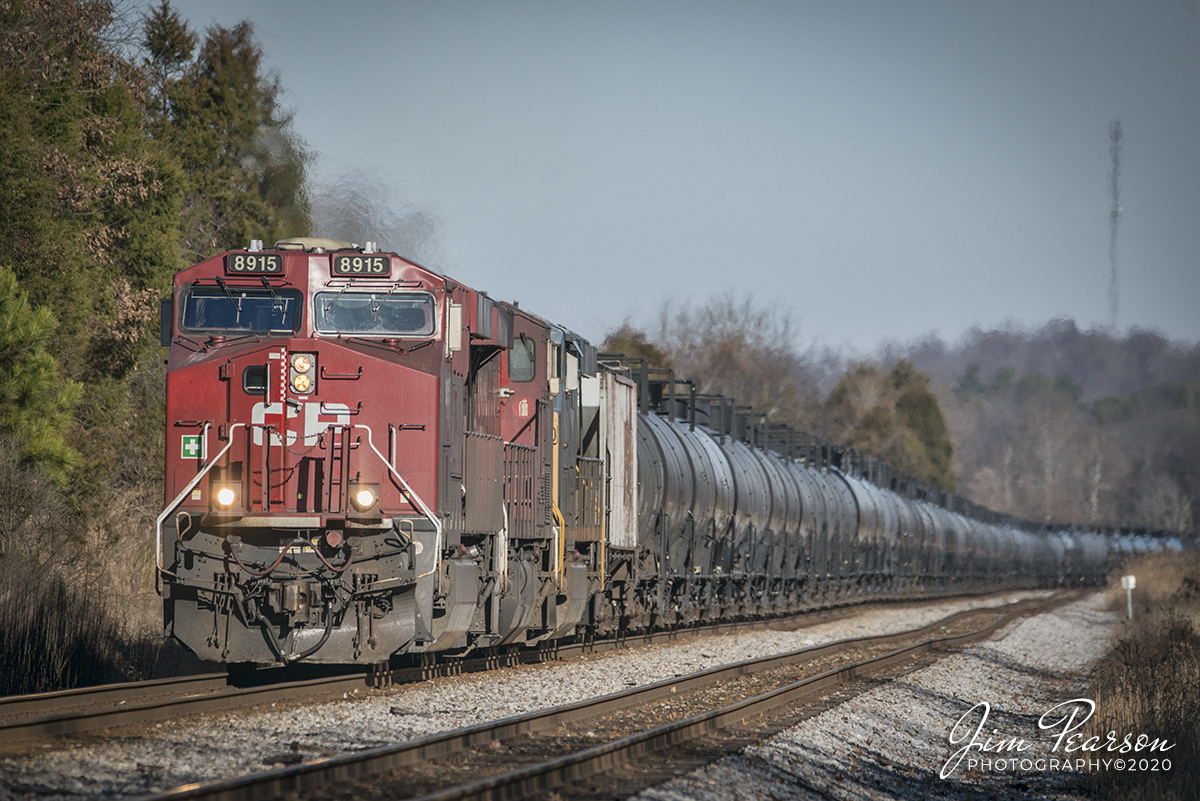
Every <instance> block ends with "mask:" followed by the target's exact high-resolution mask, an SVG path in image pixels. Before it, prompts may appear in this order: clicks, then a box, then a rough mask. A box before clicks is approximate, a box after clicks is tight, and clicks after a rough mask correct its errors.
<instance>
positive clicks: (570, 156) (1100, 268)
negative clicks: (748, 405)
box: [172, 0, 1200, 352]
mask: <svg viewBox="0 0 1200 801" xmlns="http://www.w3.org/2000/svg"><path fill="white" fill-rule="evenodd" d="M172 5H173V6H174V7H176V8H177V9H179V10H180V11H181V13H182V14H183V15H184V16H185V17H186V18H187V19H189V20H190V21H191V23H192V25H193V26H194V27H195V28H196V29H198V30H201V31H202V30H203V29H205V28H206V27H208V26H209V25H211V24H214V23H217V24H221V25H225V26H231V25H233V24H235V23H236V22H237V21H239V20H241V19H243V18H248V19H250V20H251V21H253V22H254V24H255V27H256V30H257V33H258V36H259V39H260V41H261V43H262V45H263V48H264V51H265V53H266V58H267V65H268V66H269V67H270V68H272V69H275V70H278V72H279V75H280V77H281V79H282V82H283V85H284V87H285V88H286V90H287V95H286V98H285V100H286V102H287V103H288V104H289V105H291V106H292V107H293V108H295V110H296V127H297V130H298V132H299V133H300V135H301V136H303V137H304V138H305V139H306V140H307V142H308V143H309V145H310V146H311V147H312V148H313V149H314V150H315V151H316V152H317V153H318V155H319V161H318V164H317V175H318V177H324V178H328V177H329V176H331V175H333V174H335V173H336V172H337V171H367V172H368V173H369V174H371V175H375V176H378V177H379V178H381V179H382V180H384V181H385V182H386V183H387V184H388V185H389V186H391V187H392V188H393V190H394V192H395V202H396V204H397V206H400V205H405V204H415V205H418V206H420V207H423V208H425V209H428V210H429V211H430V212H432V213H433V214H434V215H436V217H437V219H438V220H439V221H440V237H439V245H440V255H439V257H438V259H437V261H438V262H439V263H437V264H436V265H431V266H436V267H438V268H440V269H443V270H445V271H446V272H448V273H450V274H452V275H454V276H456V277H457V278H459V279H460V280H462V281H463V282H465V283H468V284H470V285H472V286H475V287H477V288H479V289H483V290H487V291H488V292H489V293H490V294H492V295H493V296H495V297H497V298H500V299H503V300H514V299H515V300H519V301H520V302H521V305H522V307H524V308H529V309H531V310H534V311H536V312H539V313H541V314H543V315H544V316H547V317H550V318H553V319H555V320H557V321H559V322H562V323H564V324H566V325H568V326H570V327H572V328H575V329H576V330H577V331H579V332H580V333H582V334H584V335H586V336H588V337H590V338H593V339H600V338H601V337H602V336H603V334H604V332H605V331H606V330H607V329H608V328H610V327H612V326H614V325H616V324H618V323H619V322H620V321H621V319H622V318H624V317H626V316H632V318H633V320H634V321H635V322H642V323H644V324H653V322H654V320H655V318H656V312H657V309H658V308H659V306H660V305H661V303H662V302H663V300H664V299H668V298H670V299H673V300H680V301H681V300H687V299H689V298H690V299H691V300H693V301H704V300H706V299H707V298H708V297H710V296H711V295H713V294H715V293H718V292H722V291H726V290H734V291H735V292H737V293H739V294H740V293H744V292H751V293H753V295H754V297H755V298H756V299H757V300H759V301H760V302H764V303H769V302H773V303H777V304H778V305H779V307H780V309H782V310H784V311H788V312H791V313H792V315H793V317H794V319H795V320H796V321H798V322H799V324H800V338H801V341H802V343H803V344H807V343H808V342H811V341H813V340H819V341H820V342H821V343H822V344H827V345H832V346H834V347H842V346H846V345H849V346H851V347H852V348H854V349H857V350H858V351H860V352H861V351H867V350H870V349H873V348H874V347H875V346H876V345H877V344H879V343H880V342H881V341H883V340H885V339H900V340H908V339H911V338H914V337H916V336H919V335H921V334H924V333H927V332H931V331H932V332H937V333H939V334H940V335H941V336H942V337H944V338H947V339H951V340H953V339H956V338H958V337H959V336H960V335H961V334H962V333H963V332H964V331H965V330H966V329H967V328H969V327H970V326H972V325H975V324H978V325H981V326H984V327H991V326H995V325H998V324H1001V323H1002V322H1003V321H1005V320H1008V319H1012V320H1015V321H1017V322H1018V323H1022V324H1025V325H1027V326H1028V325H1038V324H1041V323H1043V322H1045V321H1047V320H1049V319H1051V318H1053V317H1058V316H1069V317H1073V318H1074V319H1076V320H1077V321H1078V322H1079V324H1080V326H1081V327H1084V328H1086V327H1090V326H1092V325H1097V324H1104V323H1106V322H1107V320H1108V282H1109V209H1110V205H1111V198H1110V193H1109V172H1110V168H1111V159H1110V156H1109V124H1110V123H1111V122H1112V121H1113V120H1114V119H1115V118H1118V117H1119V118H1120V119H1121V121H1122V125H1123V128H1124V148H1123V152H1122V171H1121V205H1122V206H1123V209H1124V211H1123V215H1122V218H1121V226H1120V235H1119V247H1118V250H1119V257H1120V326H1121V328H1123V329H1124V328H1127V327H1128V326H1131V325H1137V326H1142V327H1150V328H1155V329H1158V330H1160V331H1162V332H1164V333H1166V334H1167V335H1168V336H1170V337H1172V338H1175V339H1183V340H1189V341H1192V342H1195V341H1197V340H1200V313H1198V311H1200V310H1198V306H1200V11H1198V10H1197V4H1196V2H1195V0H1139V2H1125V1H1123V2H1106V1H1105V0H1084V1H1082V2H1065V1H1057V0H1056V1H1055V2H1044V1H1043V0H1038V1H1037V2H1012V1H1011V0H1006V1H1005V2H993V3H984V2H966V1H964V0H958V1H956V2H869V3H858V2H844V1H843V0H839V1H838V2H828V3H804V2H778V3H775V2H746V0H739V2H721V3H705V2H666V1H659V2H644V1H643V2H613V1H612V0H605V1H604V2H591V3H584V2H564V1H558V2H488V3H482V2H479V3H468V2H459V3H455V2H354V1H353V0H348V1H347V2H345V3H336V4H335V3H318V2H295V1H294V0H292V1H291V2H285V1H284V0H176V1H175V2H173V3H172ZM381 244H384V245H385V246H386V244H387V243H386V242H385V243H381Z"/></svg>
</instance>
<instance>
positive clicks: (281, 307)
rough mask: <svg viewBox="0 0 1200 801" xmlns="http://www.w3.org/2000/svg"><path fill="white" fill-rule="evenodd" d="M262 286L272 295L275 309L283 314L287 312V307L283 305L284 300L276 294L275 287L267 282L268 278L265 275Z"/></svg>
mask: <svg viewBox="0 0 1200 801" xmlns="http://www.w3.org/2000/svg"><path fill="white" fill-rule="evenodd" d="M262 285H263V286H264V287H266V290H267V291H268V292H270V293H271V300H272V301H274V306H275V308H277V309H279V310H280V311H281V312H282V311H287V307H286V306H284V305H283V300H282V299H280V297H279V296H278V295H276V294H275V287H273V286H271V284H270V282H269V281H267V277H266V276H265V275H264V276H262Z"/></svg>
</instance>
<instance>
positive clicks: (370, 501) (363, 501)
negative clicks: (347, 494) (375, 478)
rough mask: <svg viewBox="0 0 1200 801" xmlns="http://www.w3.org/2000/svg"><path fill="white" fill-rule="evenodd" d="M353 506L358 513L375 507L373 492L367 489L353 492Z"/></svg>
mask: <svg viewBox="0 0 1200 801" xmlns="http://www.w3.org/2000/svg"><path fill="white" fill-rule="evenodd" d="M354 505H355V506H357V507H358V509H359V511H361V512H365V511H367V510H368V509H370V508H371V507H372V506H374V505H375V492H374V490H372V489H370V488H369V487H361V488H359V489H357V490H355V492H354Z"/></svg>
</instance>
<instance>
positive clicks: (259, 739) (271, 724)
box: [0, 593, 1045, 801]
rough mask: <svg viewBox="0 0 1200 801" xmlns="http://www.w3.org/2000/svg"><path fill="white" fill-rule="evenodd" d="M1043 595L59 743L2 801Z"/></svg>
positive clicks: (180, 778)
mask: <svg viewBox="0 0 1200 801" xmlns="http://www.w3.org/2000/svg"><path fill="white" fill-rule="evenodd" d="M1042 595H1045V593H1010V594H1006V595H1001V596H992V597H989V598H987V599H954V600H950V601H943V602H931V603H929V604H927V605H921V606H919V607H913V606H907V605H906V606H904V607H896V608H891V607H884V608H873V609H869V610H864V611H863V612H862V613H861V614H858V615H855V616H854V617H852V618H848V619H843V620H839V621H836V622H829V623H823V624H819V625H816V626H813V627H809V628H803V629H799V630H795V631H772V630H767V631H754V632H747V633H742V634H728V635H719V636H710V637H700V638H692V639H688V640H684V641H681V642H674V643H663V644H658V645H652V646H647V647H637V648H630V649H627V650H621V651H613V652H607V653H604V654H597V655H591V656H585V657H579V658H576V659H571V660H568V661H564V662H551V663H543V664H536V665H521V666H517V667H512V668H504V669H500V670H496V671H491V672H488V673H482V674H469V675H462V676H453V677H446V678H438V679H433V680H430V681H427V682H423V683H420V684H416V685H406V686H403V687H399V688H393V689H388V690H381V691H369V692H368V691H364V692H361V693H358V694H354V695H350V696H349V697H343V698H341V699H337V700H334V701H329V702H324V703H308V704H279V705H278V706H276V705H271V707H261V708H256V709H252V710H248V711H245V712H241V713H237V714H229V715H221V716H207V717H206V716H203V715H201V716H195V717H192V718H186V719H181V720H176V721H171V722H167V723H162V724H155V725H154V726H144V727H138V728H132V727H131V728H130V729H129V730H125V731H120V730H117V731H109V732H105V733H102V734H96V735H80V736H76V737H70V738H59V739H56V740H54V741H51V742H48V743H36V744H31V745H30V746H29V747H27V748H25V749H23V750H21V751H18V752H10V753H9V754H8V755H7V756H5V757H4V758H3V759H0V801H7V799H35V798H36V799H38V801H51V799H56V798H79V797H81V796H82V797H87V796H99V795H104V796H109V797H113V796H116V797H132V796H137V795H143V794H147V793H153V792H161V791H164V790H167V789H170V788H172V787H177V786H179V785H181V784H186V783H192V782H207V781H214V780H217V779H222V778H230V777H234V776H239V775H244V774H248V773H255V772H259V771H262V770H265V769H268V768H270V767H272V766H276V765H279V764H287V763H292V762H298V761H303V760H310V759H317V758H322V757H327V756H332V755H335V754H338V753H346V752H354V751H360V750H365V749H369V748H375V747H378V746H381V745H389V744H394V743H401V742H406V741H409V740H413V739H416V738H419V737H423V736H425V735H427V734H433V733H436V732H441V731H448V730H451V729H455V728H461V727H463V726H470V725H474V724H476V723H482V722H487V721H492V720H499V719H501V718H506V717H511V716H513V715H519V714H524V713H527V712H531V711H535V710H538V709H544V708H547V707H552V706H558V705H561V704H567V703H573V702H575V701H580V700H584V699H587V698H594V697H597V696H601V695H607V694H610V693H614V692H619V691H621V690H625V689H627V688H629V687H634V686H640V685H643V684H650V683H653V682H656V681H661V680H663V679H669V678H672V677H675V676H680V675H685V674H688V673H694V672H696V671H698V670H703V669H705V668H710V667H715V666H718V665H723V664H729V663H732V662H737V661H741V660H744V659H751V658H754V657H759V656H766V655H769V654H776V653H782V652H786V651H792V650H796V649H798V648H803V647H806V646H809V645H816V644H818V643H823V642H830V641H833V640H840V639H845V638H849V637H861V636H867V635H872V634H883V633H887V632H894V631H901V630H905V629H911V628H916V627H918V626H921V625H924V624H927V623H930V622H933V621H935V620H938V619H940V618H942V617H945V616H946V615H949V614H952V613H953V612H957V611H960V610H963V609H971V608H978V607H982V606H1002V605H1004V604H1006V603H1008V602H1011V601H1016V600H1020V599H1024V598H1029V597H1040V596H1042Z"/></svg>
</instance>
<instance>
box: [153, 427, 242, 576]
mask: <svg viewBox="0 0 1200 801" xmlns="http://www.w3.org/2000/svg"><path fill="white" fill-rule="evenodd" d="M244 425H245V423H234V424H233V425H231V426H230V427H229V444H228V445H226V446H225V447H224V448H222V449H221V452H220V453H218V454H217V455H216V456H214V457H213V458H212V459H209V460H208V464H206V465H204V467H202V468H200V472H199V473H197V474H196V477H195V478H193V479H192V480H191V481H189V482H188V485H187V486H186V487H184V488H183V492H181V493H179V495H177V496H176V497H175V500H173V501H171V502H170V503H169V504H167V508H166V509H163V511H162V514H160V515H159V516H158V519H157V520H155V521H154V564H155V566H156V567H157V568H158V571H159V573H162V572H164V571H163V561H162V558H163V541H162V526H163V521H165V520H166V519H167V516H168V515H170V514H171V513H172V512H174V511H175V510H176V509H177V508H178V507H179V504H181V503H183V499H184V498H185V497H187V495H188V493H190V492H191V491H192V490H194V489H195V488H196V485H197V484H199V483H200V479H202V478H204V477H205V476H206V475H208V471H209V470H212V469H213V466H214V465H215V464H216V463H217V461H218V460H219V459H220V458H221V457H222V456H224V455H225V453H226V451H228V450H229V449H230V448H232V447H233V432H234V430H235V429H237V428H241V427H242V426H244ZM210 428H212V423H205V424H204V430H203V431H201V432H200V436H201V437H203V438H204V452H205V453H208V429H210Z"/></svg>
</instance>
